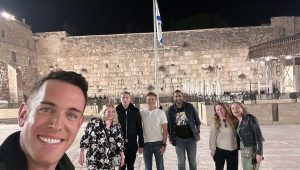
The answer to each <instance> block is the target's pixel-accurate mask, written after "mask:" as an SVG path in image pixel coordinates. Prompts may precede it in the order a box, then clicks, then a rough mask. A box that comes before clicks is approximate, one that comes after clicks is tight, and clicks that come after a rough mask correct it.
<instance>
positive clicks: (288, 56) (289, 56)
mask: <svg viewBox="0 0 300 170" xmlns="http://www.w3.org/2000/svg"><path fill="white" fill-rule="evenodd" d="M292 58H293V56H291V55H287V56H286V57H285V59H287V60H290V59H292Z"/></svg>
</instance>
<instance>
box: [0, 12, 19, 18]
mask: <svg viewBox="0 0 300 170" xmlns="http://www.w3.org/2000/svg"><path fill="white" fill-rule="evenodd" d="M1 16H2V17H3V18H5V19H7V20H15V19H16V18H15V16H13V15H11V14H10V13H8V12H6V11H2V12H1Z"/></svg>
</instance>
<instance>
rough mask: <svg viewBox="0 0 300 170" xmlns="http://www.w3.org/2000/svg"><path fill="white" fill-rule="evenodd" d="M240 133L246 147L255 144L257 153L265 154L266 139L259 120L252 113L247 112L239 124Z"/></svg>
mask: <svg viewBox="0 0 300 170" xmlns="http://www.w3.org/2000/svg"><path fill="white" fill-rule="evenodd" d="M237 133H238V135H239V137H240V140H241V141H242V142H243V145H244V146H245V147H247V146H255V147H256V148H255V149H256V154H257V155H262V154H263V141H265V139H264V138H263V136H262V133H261V130H260V127H259V124H258V121H257V119H256V117H255V116H253V115H252V114H245V115H244V116H243V118H242V121H241V123H240V125H239V130H238V132H237Z"/></svg>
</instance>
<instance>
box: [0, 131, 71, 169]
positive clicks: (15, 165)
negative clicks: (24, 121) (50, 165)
mask: <svg viewBox="0 0 300 170" xmlns="http://www.w3.org/2000/svg"><path fill="white" fill-rule="evenodd" d="M0 160H1V161H0V169H1V170H20V169H22V170H25V169H28V168H27V167H28V163H27V158H26V155H25V153H24V152H23V150H22V148H21V146H20V131H19V132H15V133H13V134H11V135H10V136H9V137H8V138H7V139H6V140H5V141H4V142H3V143H2V145H1V151H0ZM56 169H57V170H72V169H75V167H74V165H73V164H72V162H71V160H70V159H69V157H68V156H67V154H64V155H63V156H62V158H61V159H60V160H59V162H58V163H57V165H56Z"/></svg>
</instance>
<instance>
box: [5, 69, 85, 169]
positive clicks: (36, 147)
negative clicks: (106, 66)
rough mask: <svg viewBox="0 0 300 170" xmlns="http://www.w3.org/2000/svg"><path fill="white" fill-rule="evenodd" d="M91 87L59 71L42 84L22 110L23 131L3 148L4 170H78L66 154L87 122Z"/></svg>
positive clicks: (33, 92) (72, 75)
mask: <svg viewBox="0 0 300 170" xmlns="http://www.w3.org/2000/svg"><path fill="white" fill-rule="evenodd" d="M87 90H88V83H87V81H86V80H85V78H84V77H82V76H81V75H80V74H77V73H75V72H71V71H68V72H67V71H62V70H57V71H54V72H51V73H49V74H48V75H47V76H45V77H43V78H42V79H41V80H40V81H38V82H37V83H36V84H35V86H34V87H33V90H32V93H31V95H30V96H29V98H28V100H26V102H23V103H22V104H21V105H20V108H19V118H18V123H19V126H20V127H21V131H19V132H15V133H13V134H11V135H10V136H9V137H8V138H7V139H6V140H5V141H4V142H3V143H2V145H1V146H0V169H1V170H27V169H29V170H37V169H49V170H55V169H56V170H74V169H75V167H74V166H73V164H72V162H71V161H70V159H69V158H68V156H67V155H66V154H65V152H66V150H67V149H68V148H69V147H70V146H71V145H72V143H73V141H74V139H75V137H76V135H77V133H78V131H79V129H80V126H81V124H82V122H83V112H84V109H85V104H86V101H87Z"/></svg>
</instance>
